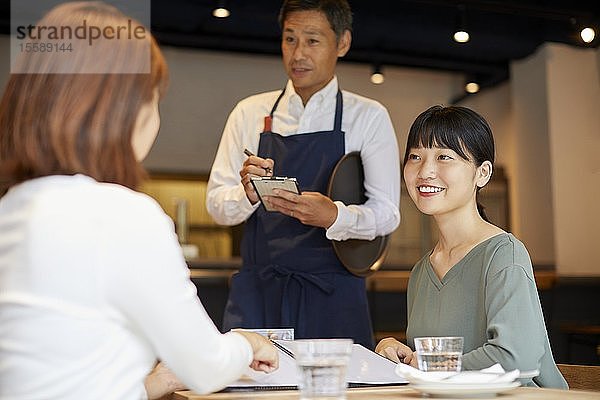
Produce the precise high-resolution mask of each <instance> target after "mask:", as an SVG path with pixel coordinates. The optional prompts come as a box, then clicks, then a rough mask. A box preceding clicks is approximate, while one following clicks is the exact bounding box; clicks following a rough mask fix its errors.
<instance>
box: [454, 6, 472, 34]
mask: <svg viewBox="0 0 600 400" xmlns="http://www.w3.org/2000/svg"><path fill="white" fill-rule="evenodd" d="M453 38H454V41H455V42H457V43H467V42H468V41H469V39H470V38H471V37H470V36H469V32H467V8H466V7H465V5H464V4H459V5H458V12H457V14H456V30H455V31H454V35H453Z"/></svg>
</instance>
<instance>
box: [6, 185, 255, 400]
mask: <svg viewBox="0 0 600 400" xmlns="http://www.w3.org/2000/svg"><path fill="white" fill-rule="evenodd" d="M156 358H159V359H161V360H163V361H164V362H165V364H166V365H167V366H168V367H169V368H171V369H172V370H173V372H174V373H175V374H176V375H177V376H178V377H179V378H180V379H181V380H182V381H183V382H184V383H185V384H186V385H188V386H189V387H190V388H192V389H193V390H195V391H199V392H209V391H214V390H218V389H220V388H222V387H224V386H225V385H226V384H227V383H229V382H231V381H233V380H235V379H237V378H238V377H239V376H240V375H241V374H242V373H243V372H244V371H246V370H247V368H248V365H249V364H250V362H251V360H252V349H251V347H250V345H249V343H248V342H247V341H246V340H245V339H244V338H243V337H242V336H241V335H239V334H236V333H228V334H225V335H223V334H221V333H220V332H219V331H218V330H217V329H216V327H215V326H214V324H213V323H212V321H211V320H210V318H209V317H208V315H207V314H206V312H205V310H204V308H203V307H202V305H201V303H200V301H199V299H198V297H197V295H196V288H195V287H194V285H193V284H192V283H191V282H190V280H189V270H188V268H187V266H186V264H185V261H184V259H183V256H182V252H181V248H180V246H179V244H178V242H177V237H176V235H175V233H174V229H173V222H172V221H171V220H170V219H169V217H168V216H167V215H166V214H165V213H164V212H163V211H162V209H161V208H160V206H159V205H158V204H157V203H156V202H155V201H154V200H152V199H151V198H150V197H148V196H146V195H144V194H141V193H137V192H134V191H132V190H129V189H127V188H124V187H122V186H119V185H114V184H105V183H98V182H96V181H95V180H93V179H91V178H89V177H87V176H83V175H76V176H48V177H44V178H38V179H33V180H30V181H27V182H24V183H21V184H19V185H16V186H14V187H13V188H11V189H10V190H9V192H8V193H7V194H6V195H5V196H4V197H3V198H1V199H0V399H44V400H51V399H63V400H64V399H98V400H100V399H102V400H106V399H113V400H116V399H140V398H144V397H145V396H146V394H145V390H144V385H143V383H144V378H145V376H146V374H147V373H148V372H149V371H150V370H151V368H152V366H153V364H154V362H155V360H156Z"/></svg>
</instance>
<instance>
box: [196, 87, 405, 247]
mask: <svg viewBox="0 0 600 400" xmlns="http://www.w3.org/2000/svg"><path fill="white" fill-rule="evenodd" d="M337 91H338V83H337V78H335V77H334V78H333V79H332V80H331V82H329V83H328V84H327V86H325V87H324V88H323V89H321V90H320V91H319V92H317V93H315V94H314V95H313V96H312V97H311V98H310V100H309V101H308V103H307V104H306V107H304V106H303V104H302V99H301V98H300V96H299V95H298V94H296V92H295V91H294V87H293V84H292V82H291V81H288V83H287V86H286V91H285V94H284V95H283V97H282V99H281V101H280V102H279V105H278V106H277V109H276V110H275V113H274V115H273V123H272V127H273V129H272V130H273V132H276V133H278V134H280V135H282V136H290V135H296V134H300V133H308V132H317V131H330V130H332V129H333V125H334V115H335V105H336V95H337ZM280 93H281V91H280V90H277V91H273V92H268V93H261V94H257V95H254V96H250V97H248V98H246V99H244V100H242V101H240V102H239V103H238V104H237V105H236V107H235V108H234V109H233V111H232V112H231V114H230V115H229V118H228V120H227V123H226V125H225V129H224V131H223V136H222V138H221V143H220V144H219V149H218V151H217V155H216V158H215V162H214V164H213V167H212V171H211V174H210V179H209V182H208V189H207V197H206V204H207V208H208V212H209V213H210V214H211V215H212V217H213V218H214V219H215V221H216V222H217V223H219V224H222V225H236V224H239V223H241V222H243V221H245V220H246V219H248V218H249V217H250V215H251V214H252V213H253V212H254V210H255V209H256V208H257V207H258V206H259V203H257V204H254V205H252V204H251V203H250V201H249V200H248V198H247V196H246V193H245V192H244V188H243V186H242V184H241V181H240V175H239V171H240V169H241V168H242V164H243V162H244V159H245V158H246V155H245V154H244V148H247V149H249V150H250V151H252V152H253V153H255V154H257V152H258V143H259V140H260V133H261V132H263V128H264V125H263V124H264V117H265V116H267V115H269V113H270V112H271V109H272V107H273V104H275V101H276V100H277V97H278V96H279V94H280ZM342 96H343V101H344V108H343V116H342V130H343V131H344V132H345V147H346V153H350V152H353V151H360V155H361V158H362V162H363V167H364V172H365V182H364V183H365V189H366V195H367V198H368V200H367V201H366V203H365V204H362V205H345V204H343V203H342V202H339V201H336V202H335V204H336V206H337V209H338V215H337V219H336V220H335V222H334V223H333V225H331V226H330V227H329V229H327V233H326V234H327V238H329V239H332V240H346V239H367V240H372V239H373V238H375V237H376V236H380V235H386V234H389V233H391V232H392V231H393V230H394V229H396V228H397V227H398V224H399V223H400V211H399V204H400V165H399V164H400V158H399V154H398V144H397V141H396V135H395V133H394V128H393V127H392V122H391V120H390V117H389V114H388V112H387V110H386V109H385V107H383V105H381V104H380V103H378V102H376V101H375V100H371V99H368V98H365V97H362V96H359V95H356V94H354V93H350V92H346V91H342ZM274 161H275V163H277V160H274Z"/></svg>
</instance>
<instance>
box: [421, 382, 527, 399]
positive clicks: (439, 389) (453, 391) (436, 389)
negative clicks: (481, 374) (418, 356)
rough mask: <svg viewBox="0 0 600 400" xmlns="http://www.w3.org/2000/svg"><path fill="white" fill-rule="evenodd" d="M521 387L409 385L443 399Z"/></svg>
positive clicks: (497, 385)
mask: <svg viewBox="0 0 600 400" xmlns="http://www.w3.org/2000/svg"><path fill="white" fill-rule="evenodd" d="M520 385H521V383H520V382H508V383H473V384H467V383H464V384H458V383H452V384H450V383H440V382H431V383H419V384H411V385H410V386H409V387H412V388H413V389H415V390H418V391H419V392H422V393H427V394H429V395H432V396H443V397H457V396H460V397H465V396H470V397H471V396H493V395H496V394H498V393H502V392H507V391H509V390H512V389H514V388H516V387H519V386H520Z"/></svg>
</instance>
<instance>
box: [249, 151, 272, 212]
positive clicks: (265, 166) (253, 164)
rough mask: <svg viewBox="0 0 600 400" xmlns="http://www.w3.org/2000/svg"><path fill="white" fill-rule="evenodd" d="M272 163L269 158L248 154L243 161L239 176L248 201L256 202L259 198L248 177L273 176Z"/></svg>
mask: <svg viewBox="0 0 600 400" xmlns="http://www.w3.org/2000/svg"><path fill="white" fill-rule="evenodd" d="M274 165H275V162H274V161H273V160H271V159H270V158H260V157H258V156H250V157H248V158H246V160H245V161H244V164H243V165H242V169H241V170H240V177H241V178H242V185H244V191H245V192H246V196H247V197H248V200H250V203H252V204H256V203H257V202H258V200H259V198H258V194H256V191H255V190H254V186H252V182H250V178H251V177H253V176H273V167H274Z"/></svg>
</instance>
